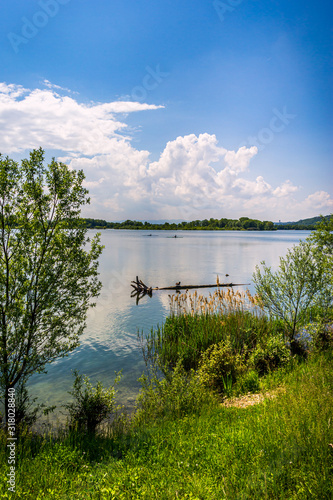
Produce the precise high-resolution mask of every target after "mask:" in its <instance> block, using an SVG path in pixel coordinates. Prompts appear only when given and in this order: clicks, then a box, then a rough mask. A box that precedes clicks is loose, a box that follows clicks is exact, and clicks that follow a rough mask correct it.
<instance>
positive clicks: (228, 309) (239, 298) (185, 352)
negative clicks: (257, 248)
mask: <svg viewBox="0 0 333 500" xmlns="http://www.w3.org/2000/svg"><path fill="white" fill-rule="evenodd" d="M276 335H278V336H281V327H280V323H279V322H278V321H273V320H271V319H269V318H268V317H267V316H265V315H264V314H263V313H262V311H261V309H260V308H259V306H258V303H257V299H256V297H253V296H252V295H251V294H250V293H249V292H248V291H247V292H246V293H245V292H239V291H237V292H235V291H234V290H230V289H227V290H226V291H224V290H221V289H218V290H216V291H215V292H214V293H213V294H209V296H208V297H205V296H203V295H198V294H197V292H194V293H193V294H190V293H188V292H186V293H184V294H180V295H176V296H175V295H173V296H170V315H169V316H168V317H167V319H166V321H165V323H164V325H163V326H162V327H157V328H156V329H152V330H151V331H150V333H149V334H148V336H147V337H146V339H145V340H146V342H145V343H144V353H145V357H146V359H147V360H148V361H150V362H151V363H157V364H158V365H159V367H160V368H161V369H162V371H164V372H167V371H168V370H169V369H172V368H174V367H175V366H176V363H177V362H178V361H179V360H181V362H182V365H183V367H184V369H185V370H187V371H189V370H191V369H194V370H196V369H198V367H199V364H200V360H201V357H202V354H203V353H204V352H205V351H207V349H209V348H210V347H211V346H214V345H216V344H219V343H220V342H228V343H230V348H231V350H232V351H233V352H234V353H235V354H237V355H240V356H243V357H244V361H247V360H248V358H249V356H250V353H251V352H253V350H254V349H255V348H256V347H257V346H258V344H259V343H261V344H262V343H265V342H266V341H267V339H268V338H270V337H272V336H276Z"/></svg>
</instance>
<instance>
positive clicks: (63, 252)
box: [0, 149, 102, 416]
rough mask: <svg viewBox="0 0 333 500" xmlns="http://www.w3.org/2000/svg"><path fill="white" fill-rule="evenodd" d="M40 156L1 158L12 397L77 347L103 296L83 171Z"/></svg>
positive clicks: (0, 331) (0, 277)
mask: <svg viewBox="0 0 333 500" xmlns="http://www.w3.org/2000/svg"><path fill="white" fill-rule="evenodd" d="M43 161H44V152H43V150H42V149H39V150H34V151H32V152H31V153H30V158H29V159H26V160H23V161H22V163H21V167H19V165H18V163H16V162H14V161H13V160H11V159H9V158H8V157H5V158H4V157H3V156H2V155H0V247H1V250H0V291H1V295H0V389H1V391H2V395H3V398H4V401H5V414H6V416H7V415H8V389H11V388H15V387H18V386H19V385H21V386H22V384H23V385H24V384H25V383H26V381H27V380H28V378H29V377H30V376H31V375H32V374H34V373H41V372H45V366H46V364H47V363H50V362H51V361H53V360H54V359H56V358H59V357H63V356H65V355H66V354H68V353H69V352H70V351H72V350H73V349H74V348H75V347H76V346H78V344H79V336H80V334H81V333H82V332H83V330H84V327H85V320H86V314H87V310H88V308H89V306H92V305H94V304H93V303H92V299H93V298H94V297H97V296H98V294H99V291H100V288H101V283H100V281H99V280H98V272H97V269H98V257H99V255H100V254H101V251H102V246H101V245H100V240H99V235H97V236H95V237H94V238H93V239H92V240H91V241H90V240H89V238H87V237H86V232H87V230H86V228H85V227H84V225H83V224H82V221H81V219H80V209H81V206H82V205H84V204H86V203H89V198H87V193H88V192H87V190H86V189H84V188H83V187H82V182H83V179H84V174H83V172H82V171H71V170H69V168H68V167H67V166H66V165H65V164H63V163H59V162H56V161H55V159H53V160H52V161H51V163H50V164H49V165H48V166H47V167H45V166H44V165H43Z"/></svg>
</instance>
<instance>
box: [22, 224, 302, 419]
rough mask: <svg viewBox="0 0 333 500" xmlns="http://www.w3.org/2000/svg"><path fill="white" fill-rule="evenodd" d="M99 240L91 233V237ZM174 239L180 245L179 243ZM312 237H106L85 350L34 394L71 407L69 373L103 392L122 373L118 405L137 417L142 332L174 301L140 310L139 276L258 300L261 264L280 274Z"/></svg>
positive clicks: (163, 294) (36, 381) (163, 298)
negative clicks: (231, 290) (234, 291)
mask: <svg viewBox="0 0 333 500" xmlns="http://www.w3.org/2000/svg"><path fill="white" fill-rule="evenodd" d="M95 233H96V231H93V230H89V235H91V236H93V235H94V234H95ZM150 234H151V236H148V235H150ZM175 234H177V238H174V237H173V236H174V235H175ZM309 234H310V232H308V231H265V232H255V231H254V232H249V231H177V232H172V231H130V230H104V231H102V233H101V240H102V244H103V245H105V249H104V251H103V254H102V256H101V257H100V267H99V271H100V279H101V281H102V283H103V288H102V291H101V295H100V296H99V298H98V299H97V301H96V307H95V308H94V309H91V310H90V311H89V313H88V319H87V327H86V330H85V333H84V334H83V335H82V337H81V345H80V347H78V348H77V349H76V350H75V351H73V352H72V353H71V354H70V355H69V356H67V357H66V358H62V359H59V360H57V361H55V362H53V363H52V364H50V365H49V366H48V370H47V371H48V373H47V374H40V375H34V376H33V377H32V378H31V379H30V382H29V386H30V389H31V394H32V395H33V396H37V397H38V400H39V402H40V403H42V402H44V403H46V404H48V405H57V406H59V407H60V406H61V405H62V404H63V403H64V402H67V401H69V400H70V396H69V395H68V391H69V390H71V388H72V383H73V377H72V375H71V370H73V369H78V370H79V371H80V372H81V373H84V374H86V375H88V376H89V377H90V378H91V381H92V382H96V381H97V380H101V381H102V382H103V384H104V385H110V384H112V382H113V380H114V372H115V371H120V370H122V373H123V378H122V380H121V382H120V384H119V386H118V389H119V392H118V395H117V401H118V402H119V403H121V404H124V405H125V407H126V408H127V409H128V410H131V409H132V408H133V405H134V402H135V398H136V396H137V395H138V392H139V389H140V383H139V382H138V381H137V379H138V378H139V377H140V376H141V375H142V373H143V371H144V369H145V365H144V362H143V359H142V354H141V348H140V343H139V341H138V331H143V332H149V331H150V329H151V328H152V327H154V326H156V325H157V324H160V325H161V324H162V322H163V321H164V319H165V317H166V316H167V314H168V313H169V298H168V295H169V293H172V292H169V291H154V292H153V296H152V297H149V296H145V297H144V298H143V299H142V300H141V301H140V302H139V304H138V305H136V301H135V299H133V298H131V296H130V295H131V291H132V288H131V286H130V282H131V281H132V280H134V279H135V277H136V276H139V278H140V279H141V280H142V281H143V282H144V283H145V284H147V285H148V286H153V287H155V286H158V287H162V286H169V285H175V283H176V282H178V281H181V282H182V284H186V285H191V284H195V285H196V284H208V283H215V281H216V277H217V275H219V277H220V282H223V281H226V282H228V283H229V282H233V283H249V286H248V287H246V286H245V287H239V289H246V288H249V290H250V291H251V292H252V293H254V288H253V285H252V283H251V280H252V273H253V271H254V268H255V266H256V264H260V262H261V261H263V260H265V262H266V264H267V265H270V266H272V268H273V269H276V268H277V267H278V264H279V257H280V256H285V254H286V252H287V249H288V248H291V247H292V246H293V245H294V244H297V243H299V241H300V239H302V240H304V239H305V238H306V237H307V236H308V235H309ZM226 274H229V276H228V277H227V278H226V277H225V275H226ZM212 290H213V289H210V290H207V292H206V293H209V291H212ZM200 293H202V291H201V292H200ZM57 415H59V413H57ZM60 419H61V417H60Z"/></svg>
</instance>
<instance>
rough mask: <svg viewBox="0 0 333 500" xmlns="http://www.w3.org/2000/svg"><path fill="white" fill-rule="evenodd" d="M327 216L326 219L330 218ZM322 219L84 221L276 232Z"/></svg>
mask: <svg viewBox="0 0 333 500" xmlns="http://www.w3.org/2000/svg"><path fill="white" fill-rule="evenodd" d="M329 217H330V216H326V217H325V218H329ZM320 220H321V217H312V218H311V219H302V220H299V221H298V222H287V223H281V222H280V223H274V222H272V221H267V220H264V221H261V220H258V219H250V218H249V217H240V218H239V219H227V218H222V219H213V218H211V219H203V220H194V221H191V222H186V221H183V222H178V223H177V222H164V223H157V222H147V221H146V222H142V221H136V220H129V219H128V220H125V221H123V222H107V221H106V220H103V219H83V221H84V222H85V225H86V227H87V228H90V229H147V230H155V229H162V230H172V231H177V230H179V229H181V230H206V231H216V230H217V231H219V230H227V231H230V230H231V231H232V230H236V231H274V230H277V229H279V230H281V229H282V230H288V229H293V230H295V229H296V230H300V229H301V230H302V229H305V230H308V231H312V230H314V229H315V228H316V226H317V223H318V222H319V221H320Z"/></svg>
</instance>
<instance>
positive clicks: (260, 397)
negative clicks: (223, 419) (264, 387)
mask: <svg viewBox="0 0 333 500" xmlns="http://www.w3.org/2000/svg"><path fill="white" fill-rule="evenodd" d="M284 392H286V389H285V388H284V387H278V388H277V389H274V391H271V392H265V393H263V394H251V393H248V394H245V395H244V396H238V397H235V398H228V399H225V400H224V401H223V402H222V403H221V404H222V406H224V407H226V408H231V407H234V408H247V407H248V406H254V405H257V404H259V403H262V402H263V401H265V399H273V398H276V397H277V396H278V395H279V394H282V393H284Z"/></svg>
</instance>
